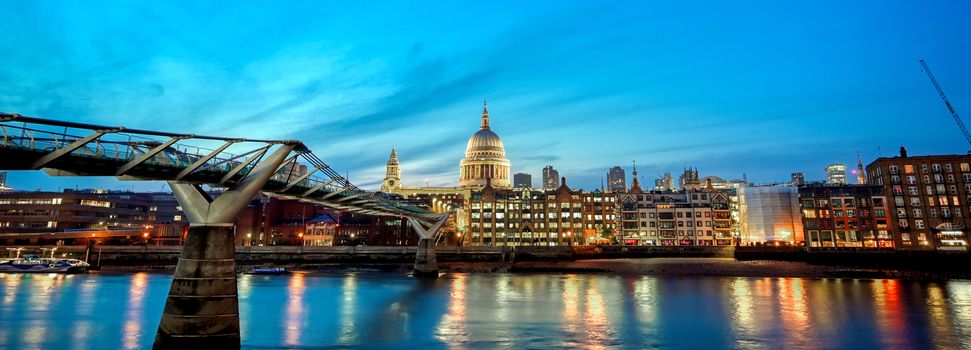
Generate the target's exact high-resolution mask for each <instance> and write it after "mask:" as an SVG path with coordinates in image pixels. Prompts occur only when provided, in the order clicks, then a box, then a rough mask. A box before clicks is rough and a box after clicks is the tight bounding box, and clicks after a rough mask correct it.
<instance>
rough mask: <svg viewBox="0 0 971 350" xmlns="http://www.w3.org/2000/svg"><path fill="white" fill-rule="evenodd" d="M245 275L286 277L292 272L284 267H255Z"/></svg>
mask: <svg viewBox="0 0 971 350" xmlns="http://www.w3.org/2000/svg"><path fill="white" fill-rule="evenodd" d="M244 273H245V274H248V275H286V274H289V273H290V270H287V269H286V268H284V267H254V268H252V269H250V270H249V271H246V272H244Z"/></svg>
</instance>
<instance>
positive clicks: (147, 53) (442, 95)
mask: <svg viewBox="0 0 971 350" xmlns="http://www.w3.org/2000/svg"><path fill="white" fill-rule="evenodd" d="M620 5H621V4H618V3H611V4H606V5H604V4H598V5H583V6H576V7H573V8H558V9H556V10H554V11H552V13H551V12H550V11H549V9H547V8H545V7H544V6H542V5H536V4H532V5H530V6H517V7H516V8H515V9H514V10H510V9H509V8H508V7H509V5H508V3H506V4H495V5H493V4H463V5H461V6H458V5H453V6H457V7H460V8H451V7H449V5H445V6H441V5H437V4H436V5H431V4H415V5H412V4H409V5H407V6H405V5H403V4H402V5H387V4H384V5H372V6H374V8H363V7H356V8H353V9H348V8H341V7H340V4H336V5H334V6H328V7H327V8H326V10H325V9H323V8H321V7H319V6H316V5H315V4H313V3H307V4H299V3H287V4H286V5H285V7H275V6H280V5H278V4H269V5H267V6H265V7H266V8H265V13H264V14H263V15H264V16H265V18H264V19H263V20H261V21H259V23H255V22H256V21H250V20H248V18H249V17H247V16H246V15H244V13H245V12H246V11H241V10H236V11H234V10H233V9H232V8H229V9H226V10H225V11H219V12H218V13H216V11H215V10H216V9H215V8H213V7H211V6H212V5H192V6H188V5H186V4H161V5H154V4H153V5H151V6H148V5H138V4H134V5H132V4H126V5H125V6H110V5H97V4H95V5H90V4H80V3H79V4H76V5H72V4H69V3H8V4H3V5H0V7H3V8H4V10H5V12H7V13H12V14H14V15H13V16H11V19H10V20H9V21H7V22H6V23H4V24H2V25H0V26H3V27H4V31H5V32H8V33H11V34H12V35H9V36H7V37H5V38H0V48H2V49H4V52H6V54H5V55H3V56H2V57H0V76H2V77H4V78H5V79H4V80H5V81H7V82H10V83H8V84H4V85H3V86H0V110H2V111H4V112H10V113H20V114H24V115H27V116H35V117H41V118H55V119H62V120H71V121H79V122H87V123H96V124H106V125H125V126H127V127H132V128H141V129H156V130H167V131H178V132H194V133H197V134H215V135H220V136H229V137H252V138H256V137H266V138H285V139H301V140H303V141H305V142H306V143H307V144H308V145H309V146H310V147H311V148H312V149H314V150H315V151H316V152H319V153H320V154H322V157H324V159H325V160H327V161H328V162H329V163H331V164H333V165H334V166H335V167H336V168H339V169H342V170H345V171H348V172H349V173H350V178H351V180H352V181H354V182H355V183H357V184H359V185H361V186H363V187H366V188H371V189H377V188H378V186H379V185H380V181H381V179H382V177H383V176H384V165H385V161H386V157H387V152H388V150H389V149H390V148H391V147H392V146H397V147H398V150H399V153H400V157H401V169H402V173H403V174H404V175H403V180H404V181H405V182H406V183H407V184H409V185H419V184H424V182H425V181H426V180H428V181H429V182H430V184H431V185H433V186H435V185H440V186H446V185H456V184H457V183H456V181H455V179H456V178H457V177H458V170H457V168H458V167H457V165H458V162H459V160H460V159H461V158H462V151H463V149H464V146H465V140H466V139H467V137H468V135H469V133H470V132H472V131H474V130H475V128H476V127H477V126H478V124H479V121H478V119H479V111H480V108H481V101H482V100H483V99H488V100H489V101H490V103H489V108H490V112H491V114H492V124H493V128H494V129H495V130H496V132H497V133H499V134H501V135H502V136H503V140H504V142H505V146H506V148H507V152H508V154H509V159H510V161H511V162H512V168H511V169H510V170H511V172H513V173H518V172H525V173H529V174H532V175H534V176H537V177H539V176H538V175H540V171H541V169H542V167H543V166H545V165H553V166H554V168H556V169H557V170H558V171H560V174H561V176H565V177H567V178H568V180H569V183H570V185H571V187H580V188H588V189H592V188H598V187H599V186H600V183H601V178H602V177H604V176H605V174H606V171H607V170H608V169H609V168H610V167H612V166H615V165H619V166H622V167H624V168H625V170H630V166H629V164H630V163H631V161H632V160H636V161H637V162H638V170H639V172H640V173H641V174H643V175H644V176H643V177H642V179H641V181H642V183H650V182H651V180H653V178H654V177H655V174H658V173H664V172H674V173H676V172H677V171H678V170H679V169H682V168H683V167H687V166H693V167H697V168H699V169H700V172H701V173H702V174H703V175H706V176H707V175H717V176H720V177H723V178H725V179H732V178H740V177H742V173H746V174H747V175H748V178H749V179H750V181H752V182H756V183H765V182H783V181H786V180H787V179H788V177H789V174H790V173H792V172H803V173H805V174H806V176H807V180H809V181H813V180H819V179H821V178H823V174H824V173H823V168H824V167H825V166H826V165H827V164H830V163H844V164H856V153H855V152H857V151H859V152H861V154H862V158H863V159H864V162H869V161H872V160H873V159H875V158H877V156H878V153H877V149H878V147H879V148H880V149H881V152H880V153H881V154H882V155H883V156H893V155H894V154H895V153H896V149H897V147H899V146H900V145H901V144H903V145H905V146H907V148H908V150H910V152H911V153H913V154H952V153H963V152H964V151H966V150H967V145H966V143H965V142H964V140H962V139H961V137H960V133H959V131H958V130H957V128H956V127H955V126H954V125H953V121H952V120H951V119H950V117H949V116H948V115H947V111H946V110H945V108H944V106H943V105H942V103H941V101H940V99H939V97H938V96H937V94H936V93H935V92H934V91H933V87H932V86H931V85H930V83H929V82H928V81H927V78H926V76H925V75H924V73H923V72H921V71H920V67H919V65H918V63H917V60H918V59H920V58H926V59H927V60H928V63H929V64H930V65H931V67H932V69H934V71H935V73H936V74H937V78H938V79H939V80H940V82H941V84H942V85H943V87H944V89H945V90H946V91H947V92H948V93H949V97H950V98H951V99H952V101H953V103H954V105H955V107H956V108H957V109H958V111H962V110H966V109H968V108H971V107H968V106H971V83H969V80H968V79H966V77H968V76H969V75H971V68H969V67H967V66H966V65H963V64H962V63H963V60H962V59H961V58H962V57H966V55H967V54H968V52H967V51H968V45H966V43H967V41H968V39H966V38H964V37H962V36H961V35H960V34H959V33H962V32H968V30H969V29H971V28H969V27H971V25H969V24H968V23H965V21H963V20H962V18H961V17H960V16H959V14H961V13H967V7H968V6H969V5H968V4H965V3H951V2H942V3H938V5H939V6H926V5H918V4H907V3H902V2H901V3H897V4H896V6H892V7H889V6H888V7H884V6H877V5H873V6H868V5H860V4H840V5H836V4H835V3H830V4H825V5H822V6H820V5H814V6H808V5H807V6H806V7H802V8H800V7H794V5H789V4H786V5H781V4H774V3H762V4H755V3H749V4H742V5H738V4H732V5H718V4H712V5H710V6H704V7H701V8H700V9H692V11H693V15H694V17H692V18H683V17H682V18H677V19H676V20H675V19H672V18H673V16H670V15H671V14H675V13H683V12H684V11H687V10H688V9H686V8H668V7H663V6H662V5H654V4H635V6H633V7H631V6H626V5H624V6H620ZM99 6H104V8H101V7H99ZM142 6H145V7H142ZM723 6H724V7H723ZM837 6H838V7H837ZM396 7H400V8H396ZM782 7H784V9H783V8H782ZM325 11H326V12H325ZM590 11H597V12H598V13H600V14H601V15H599V16H596V17H594V18H587V15H586V14H587V13H588V12H590ZM331 13H334V14H336V15H333V14H331ZM779 13H785V14H789V15H785V16H780V15H779ZM203 14H204V15H203ZM435 14H448V15H447V16H444V15H443V16H437V17H439V18H441V19H442V20H441V22H438V23H434V24H431V23H425V22H423V21H422V20H421V19H422V18H426V16H430V15H431V16H434V15H435ZM203 16H204V19H203ZM144 19H148V20H151V21H152V22H153V23H155V24H156V25H155V26H150V27H146V26H137V25H135V21H136V20H144ZM363 19H369V20H370V23H373V24H374V25H373V26H372V25H364V24H363V21H362V20H363ZM930 19H933V20H930ZM35 23H44V24H45V25H44V26H37V25H35ZM188 23H207V25H205V26H201V27H197V26H189V25H187V24H188ZM242 23H245V24H246V26H241V24H242ZM470 23H471V24H470ZM478 23H483V24H481V25H480V24H478ZM927 23H933V25H926V24H927ZM767 27H771V28H773V30H771V31H767V30H764V29H765V28H767ZM186 28H198V29H186ZM807 28H812V30H809V29H807ZM240 31H242V33H239V32H240ZM374 31H377V32H379V33H382V32H392V31H393V32H394V33H395V36H394V40H388V39H383V38H381V36H380V35H374ZM246 33H250V34H254V35H255V34H256V33H259V35H260V36H261V38H262V39H261V40H259V41H252V40H245V39H246V38H247V37H248V36H247V34H246ZM442 33H448V34H447V35H441V34H442ZM109 35H110V37H111V41H110V42H111V43H113V44H111V43H100V40H104V38H106V37H108V36H109ZM26 37H30V38H34V40H31V41H29V42H25V41H23V40H20V39H21V38H26ZM432 38H433V39H432ZM537 38H543V39H545V40H537ZM549 38H556V40H549ZM96 42H98V43H99V44H97V45H92V43H96ZM200 43H206V45H201V44H200ZM711 52H717V55H714V56H716V57H712V55H708V54H707V53H711ZM38 57H44V58H45V59H42V60H39V59H37V58H38ZM197 118H206V120H209V121H212V122H211V123H205V124H199V125H194V124H193V122H192V121H194V120H197ZM915 119H916V120H923V121H925V122H923V123H920V124H913V123H912V124H903V123H905V122H906V121H908V120H915ZM834 121H839V122H838V123H834ZM834 125H838V126H839V127H834ZM901 125H906V127H901ZM416 135H421V137H418V136H416ZM425 135H431V136H433V137H426V136H425ZM913 135H935V137H914V136H913ZM361 149H364V151H363V152H360V151H359V150H361ZM8 186H11V187H14V188H17V189H21V190H32V189H35V188H41V189H59V188H74V187H76V186H77V187H81V188H85V187H92V188H112V189H121V188H129V186H132V187H133V188H135V189H137V190H158V189H159V184H151V183H127V182H118V181H116V180H114V179H110V178H100V179H77V178H53V177H47V176H46V175H43V174H40V173H28V172H11V173H10V176H9V179H8Z"/></svg>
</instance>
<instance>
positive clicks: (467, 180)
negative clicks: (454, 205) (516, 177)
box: [459, 104, 512, 188]
mask: <svg viewBox="0 0 971 350" xmlns="http://www.w3.org/2000/svg"><path fill="white" fill-rule="evenodd" d="M509 166H510V163H509V159H506V149H505V147H503V145H502V139H500V138H499V135H496V133H494V132H492V127H491V126H490V125H489V108H488V105H485V104H483V106H482V125H481V126H480V127H479V131H476V132H475V134H472V137H471V138H469V143H468V145H467V146H466V147H465V158H464V159H462V161H461V162H459V186H460V187H472V188H478V187H482V186H485V185H486V183H491V185H492V186H493V187H496V188H510V187H512V186H510V182H509V177H510V176H511V174H510V172H509Z"/></svg>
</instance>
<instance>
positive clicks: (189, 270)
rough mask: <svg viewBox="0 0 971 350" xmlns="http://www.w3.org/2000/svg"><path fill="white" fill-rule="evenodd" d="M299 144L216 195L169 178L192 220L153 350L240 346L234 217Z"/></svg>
mask: <svg viewBox="0 0 971 350" xmlns="http://www.w3.org/2000/svg"><path fill="white" fill-rule="evenodd" d="M295 147H296V145H294V144H282V145H280V146H279V148H277V149H276V151H274V152H273V153H272V154H271V155H270V156H268V157H267V158H266V159H263V160H262V161H260V162H259V163H258V164H256V166H254V167H253V169H252V171H250V172H249V173H248V174H247V175H246V177H244V178H243V179H242V180H241V181H240V182H239V183H238V184H237V185H236V186H234V187H233V188H231V189H229V190H227V191H225V192H223V193H221V194H220V195H219V196H218V197H216V198H215V199H213V198H211V197H210V196H209V194H208V193H207V192H206V191H205V190H203V189H202V188H201V187H200V186H199V185H197V184H191V183H183V182H179V181H169V186H170V187H171V188H172V192H173V194H174V195H175V198H176V199H177V200H178V201H179V204H180V205H181V206H182V210H183V212H184V213H185V215H186V218H187V219H188V221H189V230H188V233H187V234H186V238H185V244H184V245H183V247H182V254H181V255H180V256H179V262H178V264H177V265H176V268H175V276H174V278H173V279H172V286H171V288H170V289H169V295H168V298H167V299H166V302H165V310H164V311H163V312H162V319H161V321H159V326H158V332H157V333H156V336H155V344H154V346H153V348H154V349H179V350H185V349H238V348H239V347H240V328H239V299H238V296H237V289H236V244H235V237H234V235H235V233H234V231H235V229H234V227H233V226H234V224H233V221H234V220H235V218H236V216H237V215H238V214H239V212H240V211H241V210H242V209H243V208H245V207H246V204H247V203H249V201H250V200H252V199H253V196H255V195H256V194H257V193H258V192H259V191H260V189H261V188H263V186H264V184H266V182H267V181H268V180H269V179H270V177H271V176H272V175H273V174H274V173H275V172H276V170H277V169H278V168H279V167H280V166H281V165H282V164H283V163H284V161H285V160H286V159H287V156H288V155H289V154H290V152H292V151H293V150H294V148H295Z"/></svg>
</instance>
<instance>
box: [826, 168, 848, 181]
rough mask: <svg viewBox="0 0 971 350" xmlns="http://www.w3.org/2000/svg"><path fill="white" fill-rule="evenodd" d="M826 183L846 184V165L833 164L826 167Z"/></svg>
mask: <svg viewBox="0 0 971 350" xmlns="http://www.w3.org/2000/svg"><path fill="white" fill-rule="evenodd" d="M824 170H825V171H826V183H827V184H830V185H845V184H846V164H843V163H833V164H830V165H827V166H826V169H824Z"/></svg>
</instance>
